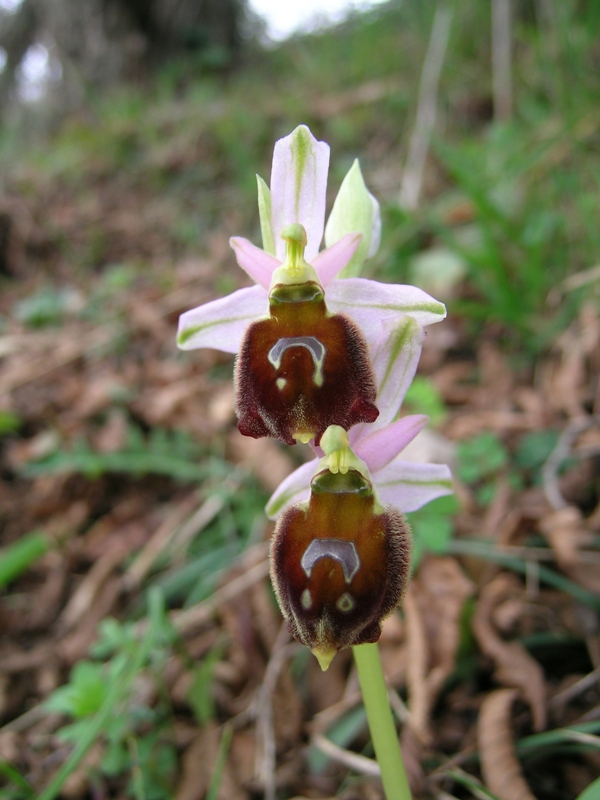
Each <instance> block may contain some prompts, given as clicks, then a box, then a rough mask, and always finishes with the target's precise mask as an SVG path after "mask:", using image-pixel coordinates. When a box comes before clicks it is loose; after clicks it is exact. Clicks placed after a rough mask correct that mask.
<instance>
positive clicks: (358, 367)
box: [235, 281, 379, 444]
mask: <svg viewBox="0 0 600 800" xmlns="http://www.w3.org/2000/svg"><path fill="white" fill-rule="evenodd" d="M269 310H270V316H269V318H268V319H264V320H258V321H257V322H254V323H252V324H251V325H250V327H249V328H248V330H247V331H246V334H245V337H244V341H243V343H242V347H241V349H240V353H239V355H238V358H237V361H236V370H235V387H236V411H237V414H238V418H239V422H238V428H239V430H240V432H241V433H243V434H244V435H245V436H252V437H254V438H259V437H261V436H274V437H275V438H277V439H280V440H281V441H282V442H285V443H286V444H295V443H296V440H300V441H303V442H307V441H309V440H310V439H311V438H312V437H313V436H314V437H315V441H316V443H317V444H318V443H319V441H320V438H321V436H322V434H323V433H324V431H325V429H326V428H327V427H328V426H329V425H340V426H341V427H342V428H344V429H345V430H348V429H349V428H351V427H352V426H353V425H356V424H357V423H359V422H374V421H375V420H376V419H377V417H378V415H379V412H378V410H377V407H376V406H375V404H374V400H375V395H376V386H375V379H374V377H373V373H372V370H371V365H370V363H369V358H368V353H367V345H366V343H365V341H364V339H363V336H362V334H361V333H360V331H359V330H358V328H357V327H356V325H355V324H354V323H353V322H352V321H351V320H350V319H348V318H347V317H345V316H343V315H341V314H329V313H328V312H327V308H326V306H325V299H324V294H323V290H322V289H321V287H320V286H319V285H318V284H317V283H314V282H311V281H308V282H306V283H300V284H291V285H283V284H280V285H277V286H276V287H275V288H274V289H273V290H272V291H271V293H270V295H269Z"/></svg>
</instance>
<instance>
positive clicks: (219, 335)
mask: <svg viewBox="0 0 600 800" xmlns="http://www.w3.org/2000/svg"><path fill="white" fill-rule="evenodd" d="M328 168H329V146H328V145H327V144H326V143H325V142H319V141H317V140H316V139H315V138H314V137H313V135H312V134H311V132H310V131H309V129H308V128H307V127H306V126H304V125H300V126H299V127H298V128H296V130H295V131H293V132H292V133H291V134H290V135H289V136H286V137H285V138H283V139H280V140H279V141H278V142H277V143H276V145H275V150H274V154H273V167H272V172H271V188H270V189H269V187H267V185H266V184H265V182H264V181H263V180H262V179H261V178H259V180H258V199H259V213H260V221H261V230H262V237H263V248H264V249H261V248H259V247H256V246H255V245H253V244H252V243H251V242H249V241H248V240H247V239H244V238H242V237H233V238H232V239H231V246H232V248H233V250H234V252H235V256H236V259H237V261H238V264H239V266H240V267H241V268H242V269H243V270H244V271H245V272H246V273H247V274H248V275H249V276H250V277H251V278H252V280H254V281H255V283H256V284H257V286H253V287H248V288H245V289H239V290H238V291H236V292H233V293H232V294H230V295H228V296H227V297H223V298H219V299H218V300H214V301H212V302H209V303H205V304H204V305H201V306H198V307H197V308H194V309H191V310H190V311H187V312H186V313H184V314H182V315H181V317H180V320H179V330H178V334H177V343H178V346H179V347H180V348H181V349H183V350H193V349H196V348H199V347H210V348H214V349H217V350H223V351H225V352H229V353H236V352H238V350H239V347H240V344H241V341H242V337H243V334H244V331H245V330H246V328H247V326H248V325H249V324H250V323H251V322H252V321H254V320H256V319H260V318H261V317H264V316H265V315H266V314H267V310H268V291H269V287H270V282H271V277H272V275H273V272H274V271H275V269H277V267H279V266H280V264H281V263H282V261H283V257H284V249H285V243H284V241H283V240H282V238H281V233H282V231H283V230H284V228H285V227H286V226H287V225H288V224H290V223H299V224H301V225H303V226H304V228H305V230H306V236H307V244H306V251H305V257H306V259H307V261H308V262H309V263H310V264H312V266H313V267H314V268H315V270H316V272H317V274H318V277H319V280H320V281H321V283H322V286H323V288H325V289H326V302H327V307H328V309H329V310H330V311H331V312H332V313H334V314H335V313H344V314H347V315H348V316H349V317H350V318H352V319H353V320H354V321H355V322H356V323H357V324H358V325H359V327H360V328H361V330H362V331H363V333H364V335H365V338H366V340H367V344H368V345H369V346H372V345H373V344H374V343H375V341H376V340H377V338H378V337H379V335H380V333H381V321H382V320H383V319H385V318H387V317H394V316H397V315H398V314H409V315H411V316H413V317H414V318H415V319H416V320H417V321H418V322H419V324H420V325H429V324H432V323H434V322H439V321H440V320H442V319H444V317H445V315H446V309H445V307H444V305H443V304H442V303H439V302H438V301H436V300H434V299H433V298H432V297H431V296H430V295H428V294H427V293H426V292H423V291H422V290H420V289H418V288H416V287H413V286H400V285H396V284H384V283H379V282H377V281H370V280H365V279H363V278H358V277H344V278H343V279H336V276H337V275H338V274H339V273H341V272H342V271H346V269H347V268H348V274H350V275H352V276H355V275H356V274H357V273H358V271H359V270H360V268H361V266H362V263H363V262H364V260H365V259H366V258H368V257H370V256H371V255H373V253H374V251H375V250H376V248H377V246H378V243H379V233H380V228H381V219H380V214H379V206H378V204H377V201H376V200H375V199H374V198H373V196H372V195H371V194H370V193H369V192H368V191H367V189H366V187H365V186H364V182H363V180H362V175H361V174H360V169H359V168H358V164H357V163H355V164H354V165H353V166H352V168H351V170H350V172H349V173H348V175H347V176H346V179H344V182H343V183H342V187H341V188H340V192H339V194H338V197H337V198H336V201H335V203H334V208H333V211H332V214H331V217H330V220H329V222H328V226H327V233H326V240H327V244H328V245H329V246H328V247H327V249H326V250H323V251H322V252H319V247H320V244H321V240H322V238H323V230H324V217H325V196H326V187H327V172H328ZM349 209H352V210H353V213H350V210H349ZM356 209H362V211H360V212H357V211H356Z"/></svg>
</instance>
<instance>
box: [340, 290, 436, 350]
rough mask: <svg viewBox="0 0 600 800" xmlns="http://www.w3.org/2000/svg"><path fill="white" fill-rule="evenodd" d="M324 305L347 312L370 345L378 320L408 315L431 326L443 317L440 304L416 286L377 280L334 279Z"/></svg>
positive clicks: (376, 330)
mask: <svg viewBox="0 0 600 800" xmlns="http://www.w3.org/2000/svg"><path fill="white" fill-rule="evenodd" d="M327 308H328V309H329V310H330V311H333V312H334V313H341V314H348V316H349V317H352V319H353V320H354V321H355V322H356V323H358V325H359V326H360V328H361V330H362V332H363V333H364V335H365V337H366V339H367V341H368V342H369V343H370V344H373V343H374V342H375V341H377V339H378V337H379V335H380V334H381V330H382V328H381V320H382V319H384V318H385V317H386V316H387V317H393V316H396V315H398V314H410V316H411V317H414V318H415V319H416V320H417V322H418V323H419V325H431V324H432V323H433V322H439V321H440V320H442V319H444V317H445V316H446V308H445V306H444V304H443V303H439V302H438V301H437V300H434V299H433V297H431V296H430V295H428V294H427V293H426V292H424V291H422V289H417V287H416V286H406V285H399V284H393V283H379V282H377V281H369V280H366V279H365V278H344V279H343V280H334V281H332V282H331V283H330V284H329V286H328V287H327Z"/></svg>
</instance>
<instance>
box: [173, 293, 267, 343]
mask: <svg viewBox="0 0 600 800" xmlns="http://www.w3.org/2000/svg"><path fill="white" fill-rule="evenodd" d="M268 308H269V306H268V302H267V294H266V292H265V290H264V289H263V288H262V287H261V286H251V287H250V288H248V289H239V290H238V291H237V292H233V294H229V295H227V297H220V298H219V299H218V300H213V301H212V302H210V303H205V304H204V305H202V306H198V307H197V308H192V309H191V311H186V312H185V314H182V315H181V316H180V317H179V330H178V332H177V346H178V347H179V348H180V349H181V350H195V349H196V348H198V347H212V348H214V349H215V350H223V351H224V352H226V353H237V351H238V350H239V349H240V344H241V342H242V337H243V336H244V333H245V331H246V328H247V327H248V325H249V324H250V323H251V322H253V321H254V320H255V319H257V318H259V317H261V316H265V315H266V314H267V312H268Z"/></svg>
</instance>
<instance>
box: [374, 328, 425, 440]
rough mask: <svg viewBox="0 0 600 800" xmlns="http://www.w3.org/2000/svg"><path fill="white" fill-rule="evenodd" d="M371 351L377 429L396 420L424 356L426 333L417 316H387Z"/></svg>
mask: <svg viewBox="0 0 600 800" xmlns="http://www.w3.org/2000/svg"><path fill="white" fill-rule="evenodd" d="M382 329H383V330H382V333H381V335H380V337H379V339H378V340H377V342H375V345H374V347H373V350H372V352H371V363H372V364H373V371H374V372H375V380H376V382H377V386H378V387H379V388H378V392H377V401H376V405H377V408H379V411H380V414H379V418H378V419H377V421H376V423H375V424H376V426H377V427H378V428H383V427H385V426H386V425H389V423H390V422H392V420H394V419H396V417H397V416H398V413H399V412H400V407H401V406H402V401H403V400H404V395H405V394H406V392H407V391H408V387H409V386H410V384H411V383H412V379H413V378H414V376H415V372H416V371H417V365H418V363H419V358H420V356H421V348H422V346H423V339H424V338H425V332H424V330H423V328H422V327H421V326H420V325H419V323H418V322H417V321H416V320H415V319H414V317H411V316H409V315H408V314H406V315H404V316H402V317H400V319H394V318H392V319H387V320H384V322H383V323H382Z"/></svg>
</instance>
